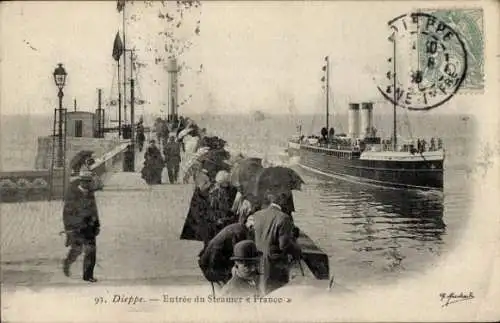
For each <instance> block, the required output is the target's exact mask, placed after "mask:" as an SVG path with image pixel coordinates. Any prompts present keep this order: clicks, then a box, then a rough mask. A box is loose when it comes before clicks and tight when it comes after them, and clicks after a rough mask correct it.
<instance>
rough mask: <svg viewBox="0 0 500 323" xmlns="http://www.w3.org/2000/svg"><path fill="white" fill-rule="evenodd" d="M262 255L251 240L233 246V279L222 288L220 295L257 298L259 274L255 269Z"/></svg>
mask: <svg viewBox="0 0 500 323" xmlns="http://www.w3.org/2000/svg"><path fill="white" fill-rule="evenodd" d="M261 255H262V253H261V252H260V251H258V250H257V246H256V245H255V243H254V242H253V241H252V240H243V241H240V242H238V243H237V244H236V245H235V246H234V251H233V256H232V257H231V260H233V261H234V267H233V270H232V274H233V277H232V278H231V280H230V281H229V282H228V283H227V284H226V285H224V287H223V288H222V291H221V293H222V295H224V296H236V297H248V296H258V295H259V289H258V287H257V283H256V280H257V277H258V274H259V272H258V271H257V267H258V264H259V260H260V257H261Z"/></svg>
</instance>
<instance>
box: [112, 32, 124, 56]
mask: <svg viewBox="0 0 500 323" xmlns="http://www.w3.org/2000/svg"><path fill="white" fill-rule="evenodd" d="M122 54H123V43H122V39H121V37H120V33H119V32H116V37H115V42H114V44H113V58H114V60H115V61H117V62H118V61H119V60H120V57H121V56H122Z"/></svg>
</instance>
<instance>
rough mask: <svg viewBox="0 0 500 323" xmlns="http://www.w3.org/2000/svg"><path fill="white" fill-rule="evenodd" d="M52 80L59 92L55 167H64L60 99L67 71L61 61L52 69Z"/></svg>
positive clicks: (62, 94)
mask: <svg viewBox="0 0 500 323" xmlns="http://www.w3.org/2000/svg"><path fill="white" fill-rule="evenodd" d="M53 75H54V82H55V83H56V86H57V87H58V88H59V93H58V94H57V96H58V97H59V111H58V112H59V113H58V115H59V128H58V136H59V142H58V143H59V145H58V156H57V157H58V158H57V167H64V160H63V128H62V127H63V113H62V111H63V107H62V99H63V96H64V93H63V87H64V84H65V83H66V76H67V75H68V73H66V70H65V69H64V67H63V66H62V64H61V63H59V64H58V66H57V67H56V69H55V70H54V74H53Z"/></svg>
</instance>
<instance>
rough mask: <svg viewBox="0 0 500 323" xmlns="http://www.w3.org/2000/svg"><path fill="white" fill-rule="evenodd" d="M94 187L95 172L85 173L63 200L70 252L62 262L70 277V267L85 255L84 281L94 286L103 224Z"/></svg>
mask: <svg viewBox="0 0 500 323" xmlns="http://www.w3.org/2000/svg"><path fill="white" fill-rule="evenodd" d="M92 183H93V174H92V172H90V171H88V170H82V171H81V172H80V178H79V179H78V180H77V181H75V182H73V183H72V185H71V186H70V187H69V189H68V192H67V194H66V196H65V199H64V208H63V223H64V232H65V233H66V235H67V239H66V247H70V249H69V252H68V255H67V257H66V258H65V259H64V261H63V272H64V274H65V275H66V276H67V277H69V276H70V267H71V264H72V263H74V262H75V261H76V259H77V258H78V256H79V255H80V254H81V253H82V252H83V253H84V259H83V280H85V281H87V282H91V283H94V282H96V281H97V280H96V279H95V277H94V267H95V264H96V237H97V235H98V234H99V232H100V222H99V215H98V212H97V203H96V200H95V195H94V190H93V189H92Z"/></svg>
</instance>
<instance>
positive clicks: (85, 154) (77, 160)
mask: <svg viewBox="0 0 500 323" xmlns="http://www.w3.org/2000/svg"><path fill="white" fill-rule="evenodd" d="M93 153H94V152H93V151H91V150H81V151H79V152H78V153H77V154H76V155H75V157H73V158H72V159H71V161H70V163H69V167H70V168H71V170H72V171H73V172H76V173H78V172H79V171H80V168H82V166H83V164H84V163H85V161H86V160H87V159H88V158H90V157H91V156H92V154H93Z"/></svg>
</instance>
